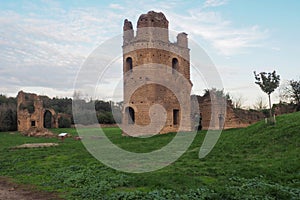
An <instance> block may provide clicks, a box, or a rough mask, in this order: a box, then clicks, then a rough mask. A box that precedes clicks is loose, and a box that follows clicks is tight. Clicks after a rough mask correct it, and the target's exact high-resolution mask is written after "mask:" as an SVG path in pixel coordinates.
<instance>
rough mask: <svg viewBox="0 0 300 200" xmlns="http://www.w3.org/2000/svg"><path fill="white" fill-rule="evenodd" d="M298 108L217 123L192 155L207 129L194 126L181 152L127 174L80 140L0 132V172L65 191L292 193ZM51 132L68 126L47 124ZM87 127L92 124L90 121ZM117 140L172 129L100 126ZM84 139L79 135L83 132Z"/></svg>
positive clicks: (179, 195)
mask: <svg viewBox="0 0 300 200" xmlns="http://www.w3.org/2000/svg"><path fill="white" fill-rule="evenodd" d="M299 129H300V113H299V112H298V113H293V114H288V115H282V116H279V117H278V118H277V124H276V126H266V125H265V124H264V123H263V122H259V123H257V124H254V125H252V126H250V127H248V128H244V129H231V130H226V131H223V133H222V135H221V137H220V139H219V141H218V143H217V144H216V146H215V148H214V149H213V150H212V152H211V153H210V154H209V155H208V156H207V157H205V158H204V159H201V160H200V159H199V158H198V153H199V149H200V146H201V144H202V142H203V138H204V136H205V134H206V132H205V131H201V132H199V134H198V135H197V136H196V138H195V140H194V142H193V143H192V145H191V146H190V148H189V149H188V151H187V152H185V153H184V155H183V156H182V157H180V158H179V159H178V160H177V161H176V162H174V163H173V164H171V165H169V166H167V167H165V168H163V169H161V170H158V171H154V172H149V173H143V174H129V173H123V172H119V171H116V170H113V169H110V168H108V167H106V166H105V165H103V164H102V163H100V162H99V161H97V160H96V159H95V158H93V157H92V156H91V155H90V154H89V153H88V152H87V150H86V149H85V148H84V146H83V145H82V143H81V142H80V141H77V140H74V139H72V138H67V139H65V141H64V142H63V143H62V142H60V141H58V139H57V138H31V137H24V136H21V135H20V134H18V133H15V134H11V133H1V134H0V176H7V177H12V178H13V180H15V181H16V182H19V183H25V184H32V185H35V186H36V187H37V189H39V190H45V191H56V192H58V193H60V194H61V195H62V196H63V197H65V198H67V199H298V198H299V196H300V190H299V188H300V181H299V180H300V160H299V153H300V149H299V141H300V134H299V133H300V131H299ZM52 131H53V132H54V133H57V134H58V133H60V132H68V133H71V134H72V135H73V136H76V135H77V133H76V130H75V129H53V130H52ZM90 131H96V130H95V129H91V130H90ZM105 132H106V134H107V136H108V137H109V138H110V140H111V141H113V142H114V143H115V144H116V145H118V146H120V147H122V148H124V149H126V150H130V151H132V152H150V151H153V150H155V149H159V148H161V147H162V146H164V145H166V144H167V143H168V142H169V141H171V140H172V138H173V137H174V136H175V134H167V135H159V136H154V137H151V138H148V139H145V138H144V139H139V138H129V137H122V136H121V131H120V129H118V128H105ZM83 139H84V138H83ZM43 142H59V143H60V145H59V146H56V147H51V148H37V149H15V150H13V149H11V147H12V146H17V145H21V144H24V143H43Z"/></svg>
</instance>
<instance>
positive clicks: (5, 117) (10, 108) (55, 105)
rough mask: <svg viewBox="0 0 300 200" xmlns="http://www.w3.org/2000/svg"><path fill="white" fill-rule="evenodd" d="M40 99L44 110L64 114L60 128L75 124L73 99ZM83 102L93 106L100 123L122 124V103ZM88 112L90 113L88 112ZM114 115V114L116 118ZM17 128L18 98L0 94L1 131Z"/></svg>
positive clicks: (60, 120)
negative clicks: (52, 110) (50, 109)
mask: <svg viewBox="0 0 300 200" xmlns="http://www.w3.org/2000/svg"><path fill="white" fill-rule="evenodd" d="M39 98H40V99H41V100H42V101H43V106H44V108H52V109H54V111H55V112H56V113H63V115H62V117H61V118H60V119H59V120H58V124H59V127H60V128H68V127H70V126H71V124H74V120H73V113H72V101H73V100H72V99H71V98H58V97H54V98H49V97H47V96H39ZM81 101H82V103H84V104H90V105H92V107H93V108H94V110H96V115H97V119H98V122H99V123H101V124H114V123H116V122H118V123H120V122H121V110H122V102H117V103H115V102H112V101H102V100H94V101H93V100H90V101H88V102H86V101H84V100H81ZM24 109H27V110H28V109H29V110H31V108H27V107H26V108H24ZM33 111H34V110H33ZM86 112H90V111H89V110H87V111H86ZM112 113H114V115H115V118H114V117H113V114H112ZM86 114H87V113H82V117H85V116H86ZM66 116H70V117H66ZM17 128H18V127H17V98H16V97H7V96H5V95H3V94H0V131H16V130H17Z"/></svg>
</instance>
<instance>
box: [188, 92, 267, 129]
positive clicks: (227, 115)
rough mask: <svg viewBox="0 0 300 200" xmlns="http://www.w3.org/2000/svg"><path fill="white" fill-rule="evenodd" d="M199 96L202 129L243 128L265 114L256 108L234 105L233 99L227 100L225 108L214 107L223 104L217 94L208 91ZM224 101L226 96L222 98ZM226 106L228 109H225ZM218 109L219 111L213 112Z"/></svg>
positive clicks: (262, 117) (260, 118)
mask: <svg viewBox="0 0 300 200" xmlns="http://www.w3.org/2000/svg"><path fill="white" fill-rule="evenodd" d="M193 97H194V98H197V101H198V103H199V109H200V112H201V118H202V120H201V125H202V129H205V130H207V129H208V128H209V129H222V128H224V129H229V128H243V127H247V126H249V125H251V124H253V123H256V122H258V121H260V120H262V119H264V117H265V116H264V114H263V113H262V112H259V111H256V110H243V109H237V108H234V107H233V104H232V101H231V100H226V104H225V106H224V108H217V109H212V106H215V107H218V106H220V105H222V104H221V103H220V102H218V101H220V99H217V98H218V97H216V95H215V94H209V93H206V94H204V95H203V96H198V95H196V96H193ZM222 100H223V101H224V98H222ZM225 108H226V109H225ZM213 111H217V112H213Z"/></svg>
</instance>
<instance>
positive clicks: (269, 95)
mask: <svg viewBox="0 0 300 200" xmlns="http://www.w3.org/2000/svg"><path fill="white" fill-rule="evenodd" d="M268 97H269V107H270V119H271V117H272V104H271V94H268Z"/></svg>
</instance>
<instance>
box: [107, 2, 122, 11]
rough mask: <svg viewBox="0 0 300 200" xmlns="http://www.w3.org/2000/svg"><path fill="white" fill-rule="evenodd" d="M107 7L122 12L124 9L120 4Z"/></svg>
mask: <svg viewBox="0 0 300 200" xmlns="http://www.w3.org/2000/svg"><path fill="white" fill-rule="evenodd" d="M108 7H109V8H112V9H117V10H123V9H124V7H122V6H121V5H120V4H116V3H112V4H109V6H108Z"/></svg>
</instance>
